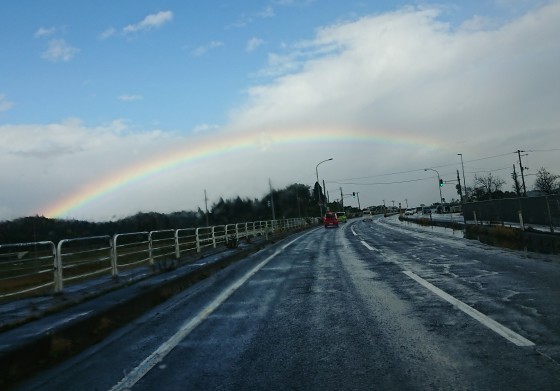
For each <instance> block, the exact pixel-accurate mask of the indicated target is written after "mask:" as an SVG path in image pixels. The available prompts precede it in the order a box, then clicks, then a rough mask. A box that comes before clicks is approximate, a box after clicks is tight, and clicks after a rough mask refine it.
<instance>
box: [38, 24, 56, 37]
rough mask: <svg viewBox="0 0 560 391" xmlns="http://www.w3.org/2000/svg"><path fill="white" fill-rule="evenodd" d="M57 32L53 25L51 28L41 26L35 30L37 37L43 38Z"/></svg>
mask: <svg viewBox="0 0 560 391" xmlns="http://www.w3.org/2000/svg"><path fill="white" fill-rule="evenodd" d="M55 32H56V28H54V27H51V28H48V29H47V28H44V27H41V28H39V29H38V30H37V31H36V32H35V37H36V38H41V37H48V36H51V35H53V34H54V33H55Z"/></svg>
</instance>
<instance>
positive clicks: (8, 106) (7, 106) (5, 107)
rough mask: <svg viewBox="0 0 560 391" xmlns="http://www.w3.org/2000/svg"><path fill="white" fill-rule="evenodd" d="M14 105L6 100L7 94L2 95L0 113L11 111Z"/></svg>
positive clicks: (0, 97) (0, 96)
mask: <svg viewBox="0 0 560 391" xmlns="http://www.w3.org/2000/svg"><path fill="white" fill-rule="evenodd" d="M13 105H14V104H13V103H12V102H10V101H9V100H8V98H6V95H5V94H0V113H1V112H3V111H8V110H10V109H11V108H12V106H13Z"/></svg>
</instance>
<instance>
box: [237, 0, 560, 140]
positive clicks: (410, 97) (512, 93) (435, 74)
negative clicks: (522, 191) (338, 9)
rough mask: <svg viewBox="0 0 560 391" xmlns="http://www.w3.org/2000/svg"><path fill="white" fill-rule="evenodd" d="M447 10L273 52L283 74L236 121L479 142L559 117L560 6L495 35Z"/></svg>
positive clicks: (343, 27)
mask: <svg viewBox="0 0 560 391" xmlns="http://www.w3.org/2000/svg"><path fill="white" fill-rule="evenodd" d="M441 12H442V11H441V10H440V9H438V8H433V7H432V8H421V9H419V8H405V9H402V10H399V11H397V12H392V13H386V14H381V15H375V16H368V17H363V18H360V19H357V20H354V21H350V22H342V23H336V24H333V25H330V26H326V27H323V28H321V29H319V30H317V33H316V36H315V37H314V38H313V39H311V40H307V41H302V42H298V43H296V44H294V45H291V46H290V50H288V51H286V52H285V53H279V54H271V55H270V57H269V65H270V66H269V68H267V69H265V70H263V74H265V75H266V74H268V75H274V77H275V78H274V79H273V80H272V81H271V82H270V83H267V84H261V85H256V86H254V87H252V88H250V89H248V96H249V98H250V101H249V103H248V104H247V106H245V107H243V108H242V109H241V110H239V111H238V112H236V113H235V115H234V122H235V123H239V124H241V123H242V124H243V125H244V126H253V125H255V126H257V125H258V126H266V124H274V123H279V122H280V123H285V122H290V123H302V122H303V123H306V122H307V123H309V122H311V121H312V122H315V123H316V122H317V121H320V122H321V123H326V124H332V123H345V124H353V125H355V126H358V125H359V126H369V127H372V128H375V127H382V128H399V129H408V130H410V131H414V132H419V133H424V134H426V135H431V136H433V137H439V138H441V139H442V140H450V139H453V140H457V141H459V140H463V141H468V142H469V143H475V142H476V141H477V136H481V137H482V136H484V137H487V136H488V132H491V133H494V132H496V133H497V132H509V133H511V132H513V131H514V130H516V131H521V130H522V129H533V128H544V127H550V126H551V125H552V124H557V123H558V119H559V116H558V114H557V110H554V109H553V107H552V106H553V105H554V104H553V103H552V102H558V101H560V92H559V91H558V89H557V88H554V87H553V86H552V85H551V83H550V80H553V79H555V78H557V71H556V69H558V68H560V64H559V61H560V58H559V56H558V54H557V53H559V52H560V42H558V40H556V39H555V38H554V37H557V36H559V35H560V25H558V24H557V23H555V22H554V18H560V4H559V3H554V4H552V5H550V6H548V7H544V8H542V9H540V10H537V11H535V12H534V13H530V14H527V15H526V16H524V17H522V18H520V19H518V20H515V21H512V22H511V23H509V24H508V25H505V26H502V27H501V28H497V29H494V30H487V31H479V30H475V31H470V30H465V29H460V30H458V31H457V30H454V29H452V28H451V27H450V26H449V25H448V24H447V23H445V22H442V21H441ZM529 69H531V71H529ZM467 130H468V133H465V131H467ZM467 134H468V136H467Z"/></svg>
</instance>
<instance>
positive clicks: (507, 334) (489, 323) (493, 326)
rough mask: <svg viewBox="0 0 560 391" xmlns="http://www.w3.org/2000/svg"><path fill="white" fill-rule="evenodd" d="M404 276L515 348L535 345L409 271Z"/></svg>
mask: <svg viewBox="0 0 560 391" xmlns="http://www.w3.org/2000/svg"><path fill="white" fill-rule="evenodd" d="M403 273H404V274H406V275H407V276H409V277H410V278H412V279H413V280H414V281H416V282H418V283H419V284H420V285H422V286H424V287H425V288H427V289H428V290H430V291H431V292H433V293H435V294H436V295H438V296H439V297H441V298H442V299H444V300H445V301H447V302H448V303H450V304H452V305H454V306H456V307H457V308H459V309H460V310H461V311H463V312H464V313H465V314H467V315H469V316H470V317H472V318H473V319H475V320H477V321H479V322H480V323H482V324H483V325H484V326H486V327H488V328H489V329H490V330H492V331H494V332H496V333H498V334H499V335H501V336H502V337H504V338H505V339H507V340H508V341H510V342H513V343H514V344H515V345H517V346H534V345H535V344H534V343H533V342H531V341H529V340H528V339H527V338H525V337H523V336H521V335H519V334H517V333H516V332H515V331H513V330H511V329H509V328H507V327H506V326H504V325H502V324H500V323H498V322H496V321H495V320H494V319H492V318H489V317H488V316H486V315H484V314H483V313H482V312H480V311H477V310H475V309H474V308H472V307H471V306H469V305H467V304H465V303H463V302H462V301H461V300H458V299H456V298H454V297H453V296H451V295H450V294H448V293H446V292H444V291H442V290H441V289H439V288H438V287H436V286H435V285H432V284H430V283H429V282H428V281H426V280H424V279H423V278H421V277H419V276H418V275H416V274H414V273H413V272H411V271H408V270H405V271H403Z"/></svg>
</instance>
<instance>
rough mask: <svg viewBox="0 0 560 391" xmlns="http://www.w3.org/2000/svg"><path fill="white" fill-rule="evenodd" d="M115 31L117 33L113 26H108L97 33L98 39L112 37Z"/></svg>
mask: <svg viewBox="0 0 560 391" xmlns="http://www.w3.org/2000/svg"><path fill="white" fill-rule="evenodd" d="M116 33H117V29H115V28H114V27H109V28H107V29H106V30H104V31H103V32H102V33H101V34H99V38H100V39H107V38H110V37H112V36H113V35H115V34H116Z"/></svg>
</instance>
